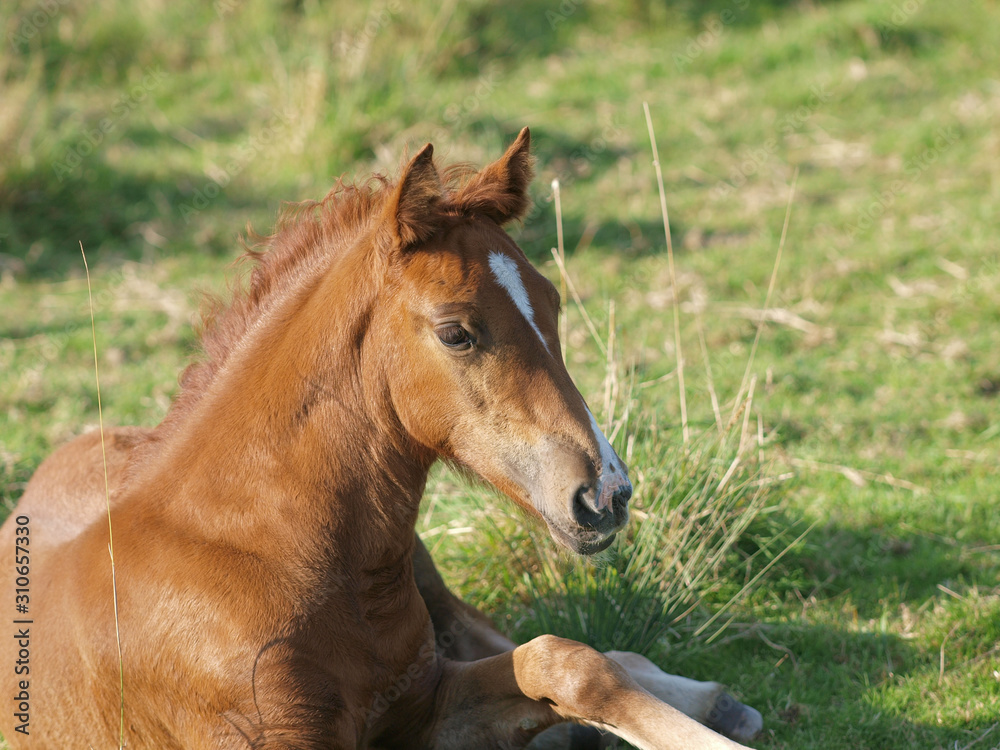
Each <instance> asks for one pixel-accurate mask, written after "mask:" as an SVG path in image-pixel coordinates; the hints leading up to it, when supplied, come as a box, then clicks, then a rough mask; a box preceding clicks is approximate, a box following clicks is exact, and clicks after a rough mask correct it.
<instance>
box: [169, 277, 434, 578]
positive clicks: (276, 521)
mask: <svg viewBox="0 0 1000 750" xmlns="http://www.w3.org/2000/svg"><path fill="white" fill-rule="evenodd" d="M356 272H357V269H354V268H351V267H350V265H349V264H348V267H346V268H344V269H343V270H342V271H341V273H356ZM329 273H330V272H329V271H328V272H327V275H329ZM329 287H330V280H329V279H326V278H323V277H320V278H317V279H314V280H312V281H310V282H308V283H305V284H303V285H302V287H301V288H299V289H297V290H296V291H294V292H293V293H290V294H288V295H287V297H286V298H285V299H283V300H281V301H279V302H276V303H275V305H274V307H273V308H272V310H271V312H270V313H269V315H268V316H267V320H264V321H261V324H260V325H258V326H257V327H256V328H255V329H253V330H252V331H251V332H250V333H248V335H247V337H246V340H245V341H242V342H240V344H239V345H238V348H237V349H235V350H234V351H232V352H231V353H230V355H229V357H228V358H227V360H226V363H225V365H224V367H223V368H222V369H221V370H220V372H219V373H218V376H217V377H216V378H215V380H214V382H213V383H212V384H211V386H210V388H209V389H208V391H207V392H206V393H205V395H204V396H203V397H202V398H201V399H200V400H199V402H198V405H197V407H196V408H195V409H194V410H192V413H191V414H190V415H189V417H188V418H187V419H185V420H184V423H183V425H180V426H179V429H178V430H177V431H176V432H175V433H174V435H173V436H172V439H171V440H170V441H169V443H168V445H166V446H164V448H165V450H164V452H163V455H164V457H165V461H166V464H162V463H161V469H164V470H167V471H170V472H172V473H173V474H174V475H177V474H179V475H180V476H179V478H178V479H177V480H176V481H175V484H179V486H178V487H177V490H178V492H177V493H176V496H175V497H173V498H170V501H171V502H172V503H173V504H174V506H175V507H176V508H178V509H179V510H180V513H179V514H175V515H179V516H180V517H187V518H192V517H193V518H195V519H197V528H198V533H199V535H205V536H208V537H214V538H215V539H216V540H218V541H220V542H223V543H226V544H228V545H231V546H236V547H238V548H245V549H247V550H248V551H251V552H252V553H253V554H255V555H267V556H268V557H269V556H270V555H269V554H268V550H273V549H277V550H280V551H281V555H282V557H285V556H291V557H293V558H295V559H296V561H297V563H298V564H299V565H305V566H306V567H308V568H310V569H313V570H316V571H323V570H330V571H334V574H336V570H337V569H343V567H344V566H345V565H347V564H349V565H350V567H351V568H352V569H354V570H362V571H365V570H371V571H379V572H380V573H385V572H387V570H389V569H392V568H401V569H402V568H405V569H406V570H409V565H410V561H409V555H410V552H411V549H412V544H413V529H414V526H415V524H416V518H417V511H418V508H419V503H420V497H421V495H422V493H423V488H424V484H425V482H426V479H427V472H428V469H429V468H430V465H431V463H433V460H434V455H433V454H431V453H430V452H429V451H427V450H426V449H423V448H421V447H419V446H417V445H415V444H414V443H413V442H412V440H411V439H410V438H409V437H408V435H406V433H405V430H403V428H402V426H401V425H400V424H399V423H398V420H397V419H395V418H394V412H393V411H392V409H391V403H388V400H387V399H385V401H386V403H380V402H379V401H378V399H377V398H373V396H377V395H378V394H373V393H371V390H372V389H371V383H370V382H367V383H366V379H365V377H364V374H363V373H362V372H361V371H360V368H361V363H362V361H363V359H364V358H363V357H362V356H360V352H359V351H358V347H359V342H362V343H361V344H360V345H362V346H363V341H364V333H365V329H364V326H365V325H366V324H367V323H366V321H367V320H368V316H367V315H366V314H365V312H366V306H370V305H371V304H373V301H374V296H375V291H374V285H373V284H369V285H368V288H366V287H365V285H364V284H357V283H356V281H355V283H354V284H352V285H351V287H352V289H353V290H357V291H356V294H355V296H348V295H344V294H340V295H339V296H338V295H331V294H330V293H329V292H330V289H329ZM331 331H336V334H335V335H331ZM181 467H182V468H181ZM160 473H161V475H162V474H163V473H164V472H163V471H161V472H160Z"/></svg>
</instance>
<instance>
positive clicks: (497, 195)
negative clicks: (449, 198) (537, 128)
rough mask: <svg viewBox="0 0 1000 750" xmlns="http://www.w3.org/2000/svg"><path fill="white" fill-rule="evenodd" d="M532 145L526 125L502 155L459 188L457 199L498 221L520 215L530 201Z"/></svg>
mask: <svg viewBox="0 0 1000 750" xmlns="http://www.w3.org/2000/svg"><path fill="white" fill-rule="evenodd" d="M530 147H531V133H529V132H528V129H527V128H524V129H522V130H521V132H520V134H519V135H518V136H517V140H515V141H514V142H513V143H512V144H511V145H510V147H509V148H508V149H507V152H506V153H505V154H504V155H503V156H501V157H500V158H499V159H497V160H496V161H495V162H493V163H492V164H490V165H489V166H487V167H484V168H483V169H482V170H480V171H479V173H478V174H476V175H475V177H473V178H472V179H471V180H469V182H468V183H467V184H466V185H465V186H464V187H462V188H461V190H459V191H458V193H457V194H456V195H455V197H454V202H455V203H456V204H457V205H459V206H461V207H462V208H463V209H464V210H465V211H468V212H469V213H477V214H484V215H486V216H488V217H489V218H491V219H493V221H495V222H496V223H497V224H506V223H507V222H508V221H514V220H515V219H520V218H521V217H522V216H524V214H525V212H526V211H527V210H528V205H529V204H530V203H531V199H530V198H529V197H528V185H530V184H531V179H532V177H534V174H535V169H534V164H533V161H534V160H533V159H532V158H531V154H530V153H529V149H530Z"/></svg>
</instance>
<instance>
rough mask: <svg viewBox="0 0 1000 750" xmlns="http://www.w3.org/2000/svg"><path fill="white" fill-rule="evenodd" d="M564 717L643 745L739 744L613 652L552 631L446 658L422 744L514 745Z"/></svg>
mask: <svg viewBox="0 0 1000 750" xmlns="http://www.w3.org/2000/svg"><path fill="white" fill-rule="evenodd" d="M567 720H568V721H576V722H583V723H586V724H589V725H591V726H594V727H598V728H600V729H603V730H607V731H610V732H613V733H614V734H616V735H618V736H619V737H622V738H624V739H625V740H628V741H629V742H631V743H632V744H633V745H635V746H636V747H638V748H642V750H675V749H676V750H681V749H682V748H684V749H686V748H701V749H703V750H723V749H730V750H731V749H732V748H740V747H743V745H739V744H737V743H735V742H733V741H731V740H728V739H726V738H725V737H723V736H721V735H719V734H716V733H715V732H713V731H712V730H711V729H708V728H707V727H704V726H702V725H701V724H699V723H698V722H696V721H694V720H693V719H690V718H688V717H687V716H685V715H684V714H683V713H681V712H680V711H678V710H677V709H675V708H673V707H671V706H670V705H668V704H667V703H664V702H663V701H661V700H659V699H658V698H656V697H654V696H653V695H652V694H650V693H649V692H648V691H646V690H645V689H644V688H642V687H641V686H640V685H639V684H638V683H637V682H636V681H635V680H634V679H632V677H631V676H630V675H629V673H628V671H627V670H626V669H625V668H624V667H622V666H621V665H620V664H618V662H617V661H615V660H614V659H611V658H609V657H607V656H605V655H604V654H601V653H599V652H597V651H595V650H594V649H592V648H590V647H589V646H585V645H583V644H581V643H577V642H575V641H569V640H566V639H564V638H557V637H556V636H551V635H543V636H539V637H538V638H535V639H534V640H532V641H529V642H528V643H526V644H524V645H523V646H518V647H517V648H516V649H514V650H513V651H509V652H507V653H504V654H500V655H498V656H493V657H489V658H487V659H481V660H479V661H475V662H448V663H447V664H446V666H445V670H444V675H443V677H442V680H441V683H440V685H439V687H438V690H437V693H436V695H435V702H434V710H433V719H432V722H431V724H430V726H429V727H428V729H427V734H426V735H425V740H426V742H425V744H426V746H428V747H433V748H435V749H436V750H460V748H468V747H501V748H520V747H524V746H525V745H527V743H528V742H529V741H530V740H531V739H532V738H533V737H534V736H535V735H536V734H538V733H540V732H541V731H542V730H544V729H546V728H548V727H549V726H551V725H553V724H556V723H558V722H560V721H567Z"/></svg>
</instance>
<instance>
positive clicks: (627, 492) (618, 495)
mask: <svg viewBox="0 0 1000 750" xmlns="http://www.w3.org/2000/svg"><path fill="white" fill-rule="evenodd" d="M631 499H632V483H631V482H626V483H625V484H623V485H622V486H621V487H619V488H618V489H617V490H615V493H614V494H613V495H612V496H611V505H612V507H614V506H616V505H624V504H625V503H627V502H628V501H629V500H631Z"/></svg>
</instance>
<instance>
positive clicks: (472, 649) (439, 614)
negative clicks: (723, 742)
mask: <svg viewBox="0 0 1000 750" xmlns="http://www.w3.org/2000/svg"><path fill="white" fill-rule="evenodd" d="M413 569H414V575H415V578H416V581H417V588H418V589H419V590H420V595H421V596H422V597H423V599H424V602H425V603H426V605H427V609H428V611H429V612H430V615H431V620H432V621H433V623H434V630H435V633H436V635H437V640H438V646H439V647H440V648H441V651H442V652H443V654H444V655H445V656H446V657H447V658H448V659H453V660H457V661H475V660H477V659H484V658H485V657H488V656H493V655H496V654H501V653H503V652H505V651H513V650H514V649H515V648H516V647H517V644H516V643H514V642H513V641H511V640H509V639H508V638H506V637H504V636H503V635H501V634H500V633H499V632H497V631H496V629H495V628H494V627H493V625H492V624H491V623H490V621H489V620H488V619H487V618H486V616H485V615H483V614H482V613H481V612H479V611H477V610H476V609H474V608H473V607H471V606H470V605H468V604H466V603H465V602H463V601H462V600H461V599H459V598H458V597H456V596H455V595H454V594H453V593H452V592H451V591H450V590H449V589H448V587H447V586H446V585H445V583H444V581H443V580H442V579H441V575H440V573H438V570H437V568H436V566H435V565H434V560H433V559H432V558H431V556H430V553H429V552H428V551H427V548H426V547H424V545H423V543H422V542H421V541H420V537H419V536H418V537H417V540H416V546H415V547H414V551H413ZM607 656H609V657H610V658H611V659H613V660H614V661H616V662H617V663H618V664H620V665H621V666H623V667H624V668H625V670H626V671H627V672H628V673H629V674H630V676H631V677H632V678H633V679H634V680H635V681H636V682H638V683H639V684H640V685H641V686H642V687H644V688H645V689H646V690H648V691H649V692H650V693H652V694H653V695H654V696H656V697H657V698H659V699H660V700H661V701H664V702H665V703H669V704H670V705H671V706H673V707H674V708H676V709H678V710H680V711H682V712H683V713H685V714H687V715H688V716H689V717H691V718H692V719H695V720H696V721H699V722H701V723H702V724H705V725H706V726H708V727H710V728H712V729H714V730H716V731H718V732H721V733H722V734H724V735H726V736H727V737H730V738H732V739H734V740H740V741H747V740H750V739H752V738H753V737H755V736H756V735H757V734H758V733H759V732H760V730H761V728H762V727H763V720H762V718H761V715H760V713H759V712H758V711H757V710H756V709H754V708H751V707H750V706H747V705H744V704H743V703H740V702H739V701H738V700H736V699H735V698H733V696H731V695H730V694H729V693H727V692H726V691H725V689H724V688H723V687H722V685H720V684H719V683H717V682H699V681H697V680H692V679H689V678H687V677H679V676H676V675H671V674H667V673H666V672H664V671H662V670H661V669H660V668H659V667H657V666H656V665H655V664H653V662H651V661H650V660H649V659H647V658H646V657H644V656H640V655H639V654H634V653H631V652H627V651H609V652H608V654H607ZM611 744H613V739H612V738H609V737H604V738H600V737H598V733H597V731H596V730H594V729H585V728H583V727H579V726H570V725H566V726H563V727H556V728H553V729H551V730H550V731H548V732H546V733H545V735H544V737H538V738H537V740H536V741H535V742H534V743H533V744H532V745H531V747H532V748H534V750H549V749H550V748H551V749H554V748H560V750H569V749H570V748H577V747H580V748H584V747H588V748H597V747H598V746H608V745H611Z"/></svg>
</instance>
